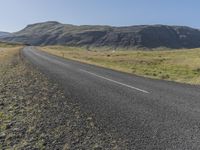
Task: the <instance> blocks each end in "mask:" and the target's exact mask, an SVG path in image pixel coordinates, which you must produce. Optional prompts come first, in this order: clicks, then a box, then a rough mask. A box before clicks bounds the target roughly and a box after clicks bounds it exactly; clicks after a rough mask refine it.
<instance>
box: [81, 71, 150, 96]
mask: <svg viewBox="0 0 200 150" xmlns="http://www.w3.org/2000/svg"><path fill="white" fill-rule="evenodd" d="M80 71H82V72H85V73H88V74H91V75H93V76H96V77H99V78H102V79H104V80H107V81H110V82H113V83H116V84H119V85H122V86H125V87H128V88H131V89H134V90H137V91H140V92H143V93H146V94H149V92H148V91H145V90H142V89H139V88H136V87H134V86H131V85H128V84H124V83H121V82H118V81H115V80H112V79H109V78H106V77H103V76H100V75H97V74H95V73H92V72H89V71H86V70H83V69H80Z"/></svg>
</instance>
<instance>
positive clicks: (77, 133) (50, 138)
mask: <svg viewBox="0 0 200 150" xmlns="http://www.w3.org/2000/svg"><path fill="white" fill-rule="evenodd" d="M20 48H21V47H20V46H17V47H15V46H14V47H9V48H8V47H7V48H6V47H2V46H0V49H1V50H0V149H16V150H17V149H49V150H51V149H52V150H53V149H63V150H68V149H70V150H73V149H74V150H75V149H96V150H97V149H98V150H99V149H126V145H125V144H126V143H125V142H124V141H123V140H122V139H118V138H115V137H113V136H112V135H111V134H110V133H109V132H106V131H104V130H103V129H102V128H100V127H99V126H98V125H97V124H96V121H95V116H91V115H90V114H85V113H84V112H80V108H79V106H78V105H77V104H75V103H73V100H69V99H68V98H66V97H65V96H64V94H63V91H62V89H60V88H59V86H58V85H56V84H55V83H53V82H51V81H50V80H49V79H48V78H46V77H45V76H44V75H43V74H41V73H40V72H38V71H37V70H35V69H34V68H33V67H32V66H30V65H28V64H27V63H26V62H24V61H22V60H21V58H20V55H19V49H20Z"/></svg>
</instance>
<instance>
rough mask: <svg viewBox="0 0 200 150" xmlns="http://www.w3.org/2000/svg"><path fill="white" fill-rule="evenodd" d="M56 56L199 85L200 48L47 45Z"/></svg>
mask: <svg viewBox="0 0 200 150" xmlns="http://www.w3.org/2000/svg"><path fill="white" fill-rule="evenodd" d="M41 49H42V50H44V51H47V52H49V53H52V54H54V55H57V56H61V57H65V58H68V59H74V60H78V61H82V62H86V63H90V64H95V65H99V66H103V67H107V68H111V69H115V70H119V71H124V72H128V73H133V74H136V75H141V76H145V77H151V78H156V79H165V80H172V81H178V82H184V83H191V84H200V48H199V49H189V50H188V49H187V50H186V49H183V50H169V49H168V50H164V49H162V50H159V49H157V50H153V51H141V50H137V51H133V50H123V49H121V50H117V51H114V50H112V49H107V50H104V49H103V48H91V49H90V50H87V48H82V47H67V46H48V47H42V48H41Z"/></svg>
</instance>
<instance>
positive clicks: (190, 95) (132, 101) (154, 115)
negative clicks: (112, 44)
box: [22, 47, 200, 149]
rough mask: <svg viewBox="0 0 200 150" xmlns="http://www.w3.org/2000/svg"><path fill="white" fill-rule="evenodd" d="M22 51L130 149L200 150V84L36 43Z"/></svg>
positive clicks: (99, 123) (82, 109)
mask: <svg viewBox="0 0 200 150" xmlns="http://www.w3.org/2000/svg"><path fill="white" fill-rule="evenodd" d="M22 54H23V57H24V58H25V59H27V60H28V61H29V62H30V63H32V64H33V65H34V66H35V67H37V68H38V69H39V70H41V71H42V72H43V73H45V74H46V75H47V76H48V77H50V78H51V79H52V80H54V81H56V82H57V83H59V84H60V85H61V86H62V87H63V88H64V90H65V95H66V96H67V97H69V98H70V99H71V100H73V101H74V102H75V103H78V105H80V108H81V111H83V112H86V113H88V114H90V115H93V116H94V117H95V119H96V121H97V123H98V125H99V126H100V127H102V128H103V129H105V130H106V131H108V132H109V133H111V134H112V135H113V136H116V137H120V138H122V139H124V140H126V142H127V145H128V146H129V148H130V149H200V86H194V85H187V84H180V83H175V82H168V81H162V80H153V79H148V78H144V77H138V76H135V75H131V74H127V73H122V72H118V71H114V70H110V69H105V68H101V67H97V66H93V65H88V64H84V63H81V62H76V61H72V60H67V59H63V58H60V57H57V56H53V55H50V54H47V53H45V52H42V51H39V50H37V49H35V48H34V47H26V48H24V49H23V50H22ZM66 115H67V114H66Z"/></svg>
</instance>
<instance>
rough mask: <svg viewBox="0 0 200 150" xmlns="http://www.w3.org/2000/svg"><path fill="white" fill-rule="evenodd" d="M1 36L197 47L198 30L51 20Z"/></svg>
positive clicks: (25, 39) (33, 41)
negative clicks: (112, 25)
mask: <svg viewBox="0 0 200 150" xmlns="http://www.w3.org/2000/svg"><path fill="white" fill-rule="evenodd" d="M3 40H5V41H11V42H22V43H25V44H30V45H70V46H111V47H113V48H117V47H123V48H130V47H145V48H157V47H167V48H196V47H200V30H198V29H193V28H190V27H185V26H167V25H139V26H129V27H111V26H91V25H82V26H75V25H70V24H61V23H59V22H54V21H50V22H44V23H37V24H32V25H28V26H27V27H26V28H24V29H23V30H21V31H19V32H16V33H14V34H13V35H12V36H10V37H6V38H3Z"/></svg>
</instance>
